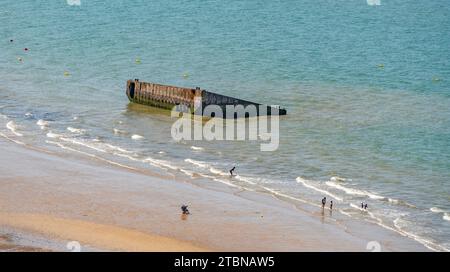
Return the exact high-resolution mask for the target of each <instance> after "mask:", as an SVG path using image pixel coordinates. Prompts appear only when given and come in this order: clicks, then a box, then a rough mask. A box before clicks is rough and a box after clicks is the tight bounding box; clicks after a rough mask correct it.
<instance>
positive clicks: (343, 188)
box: [325, 181, 385, 200]
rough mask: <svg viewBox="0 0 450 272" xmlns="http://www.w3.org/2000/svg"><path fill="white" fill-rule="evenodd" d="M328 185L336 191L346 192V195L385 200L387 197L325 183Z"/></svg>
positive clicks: (329, 182)
mask: <svg viewBox="0 0 450 272" xmlns="http://www.w3.org/2000/svg"><path fill="white" fill-rule="evenodd" d="M325 184H326V185H328V186H330V187H333V188H335V189H338V190H341V191H344V192H345V193H346V194H348V195H358V196H367V197H369V198H371V199H380V200H381V199H385V197H383V196H380V195H377V194H374V193H371V192H367V191H363V190H358V189H353V188H348V187H345V186H342V185H340V184H337V183H336V182H333V181H327V182H325Z"/></svg>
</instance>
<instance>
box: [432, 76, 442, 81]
mask: <svg viewBox="0 0 450 272" xmlns="http://www.w3.org/2000/svg"><path fill="white" fill-rule="evenodd" d="M433 81H434V82H438V81H441V79H440V78H438V77H433Z"/></svg>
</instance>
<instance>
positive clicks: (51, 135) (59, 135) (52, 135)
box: [46, 131, 62, 138]
mask: <svg viewBox="0 0 450 272" xmlns="http://www.w3.org/2000/svg"><path fill="white" fill-rule="evenodd" d="M46 136H47V137H48V138H60V137H62V135H61V134H57V133H53V132H51V131H49V132H48V133H47V135H46Z"/></svg>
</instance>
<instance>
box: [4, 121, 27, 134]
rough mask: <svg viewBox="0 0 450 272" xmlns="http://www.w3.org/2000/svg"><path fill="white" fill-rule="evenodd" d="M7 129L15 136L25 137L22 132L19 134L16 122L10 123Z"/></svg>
mask: <svg viewBox="0 0 450 272" xmlns="http://www.w3.org/2000/svg"><path fill="white" fill-rule="evenodd" d="M6 128H7V129H9V130H10V131H11V132H12V133H14V135H16V136H19V137H23V134H22V133H20V132H17V125H16V123H15V122H14V121H9V122H8V123H7V124H6Z"/></svg>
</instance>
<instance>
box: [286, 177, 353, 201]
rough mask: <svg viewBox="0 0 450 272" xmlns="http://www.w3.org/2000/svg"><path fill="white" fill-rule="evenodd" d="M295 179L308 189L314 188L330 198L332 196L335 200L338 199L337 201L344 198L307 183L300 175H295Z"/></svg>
mask: <svg viewBox="0 0 450 272" xmlns="http://www.w3.org/2000/svg"><path fill="white" fill-rule="evenodd" d="M295 180H296V181H297V182H298V183H300V184H302V185H303V186H305V187H306V188H309V189H312V190H314V191H317V192H320V193H322V194H325V195H328V196H331V197H332V198H334V199H336V200H338V201H343V200H344V199H343V198H341V197H339V196H336V195H334V194H332V193H330V192H328V191H326V190H323V189H320V188H317V187H315V186H313V185H311V184H309V183H308V182H307V181H306V180H305V179H303V178H302V177H297V178H296V179H295Z"/></svg>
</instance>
